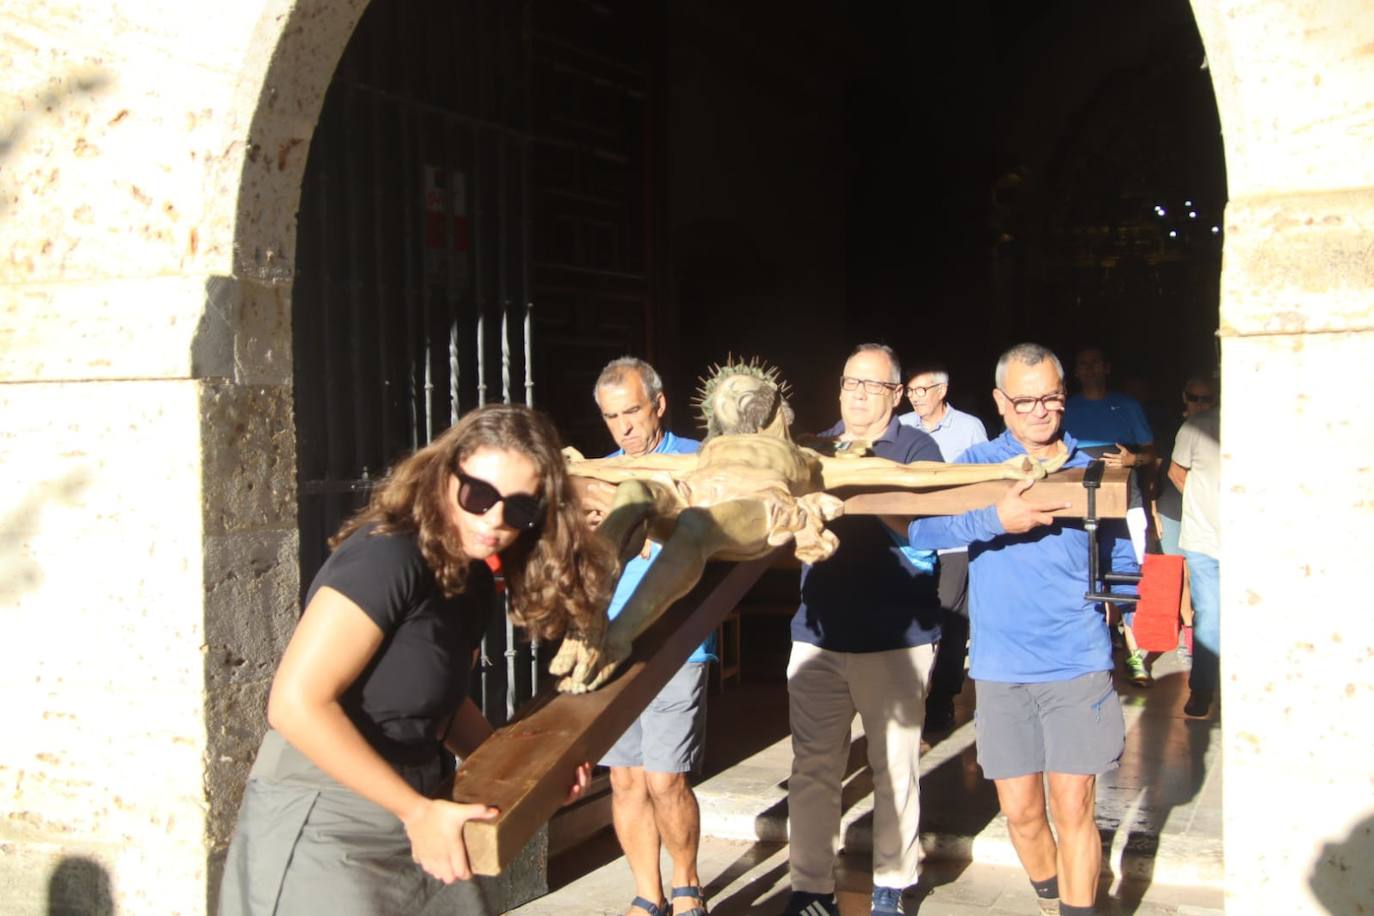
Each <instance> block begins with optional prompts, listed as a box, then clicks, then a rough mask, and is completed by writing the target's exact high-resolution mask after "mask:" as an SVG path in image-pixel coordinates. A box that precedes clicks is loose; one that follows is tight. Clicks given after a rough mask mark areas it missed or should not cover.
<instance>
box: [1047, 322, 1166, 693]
mask: <svg viewBox="0 0 1374 916" xmlns="http://www.w3.org/2000/svg"><path fill="white" fill-rule="evenodd" d="M1111 372H1112V364H1111V363H1110V362H1108V361H1107V353H1106V351H1105V350H1103V349H1102V348H1101V347H1098V346H1090V347H1083V348H1081V349H1080V350H1079V351H1078V353H1077V355H1075V357H1074V375H1075V376H1076V377H1077V378H1078V384H1079V387H1080V391H1079V393H1078V394H1076V395H1074V396H1073V397H1071V398H1069V399H1068V401H1067V402H1065V404H1064V432H1066V433H1068V434H1069V435H1071V436H1073V437H1074V439H1076V440H1077V441H1078V447H1079V448H1081V449H1083V450H1084V451H1086V452H1087V453H1088V454H1090V455H1095V456H1097V457H1100V458H1101V459H1102V460H1103V461H1104V462H1106V464H1107V467H1112V468H1134V467H1140V468H1144V467H1147V466H1149V465H1150V464H1151V462H1153V461H1154V459H1155V446H1154V438H1155V437H1154V433H1153V432H1151V431H1150V424H1149V421H1148V420H1146V419H1145V410H1144V408H1142V407H1141V406H1140V402H1139V401H1137V400H1136V399H1135V398H1133V397H1131V396H1130V395H1128V394H1122V393H1121V392H1119V391H1109V390H1107V376H1109V375H1111ZM1136 485H1137V486H1139V484H1138V483H1137V484H1136ZM1143 496H1144V494H1141V497H1142V498H1141V500H1140V501H1141V502H1142V503H1143V502H1144V498H1143ZM1134 617H1135V614H1134V613H1133V612H1131V611H1127V612H1126V613H1125V614H1124V615H1123V618H1122V621H1121V635H1122V637H1123V638H1124V639H1125V641H1126V658H1125V662H1126V674H1127V676H1128V677H1129V678H1130V679H1131V683H1132V684H1135V685H1136V686H1137V687H1149V686H1150V685H1151V684H1152V683H1153V679H1152V678H1151V676H1150V670H1149V667H1148V665H1147V661H1148V659H1147V658H1146V653H1145V652H1144V651H1142V650H1141V649H1140V648H1139V647H1137V646H1136V643H1135V633H1134V632H1133V631H1132V630H1131V625H1132V624H1133V623H1134V620H1133V618H1134Z"/></svg>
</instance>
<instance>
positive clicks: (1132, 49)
mask: <svg viewBox="0 0 1374 916" xmlns="http://www.w3.org/2000/svg"><path fill="white" fill-rule="evenodd" d="M1206 66H1207V64H1206V58H1205V54H1204V51H1203V47H1202V42H1201V39H1200V37H1199V35H1198V31H1197V28H1196V25H1195V23H1194V21H1193V18H1192V12H1191V10H1190V8H1189V6H1188V3H1187V2H1186V0H1158V2H1154V3H1150V4H1132V3H1125V2H1108V3H1101V2H1089V0H1062V2H1052V3H1044V4H1019V3H1010V2H1004V0H970V2H965V3H959V4H945V5H938V4H937V5H930V4H909V3H843V2H837V0H801V2H794V3H789V4H771V3H769V4H732V3H724V2H718V0H717V2H691V3H688V2H678V0H656V2H639V0H529V2H525V3H521V4H515V3H507V2H504V0H460V2H449V0H442V2H441V0H375V2H373V3H371V4H370V5H369V7H368V9H367V11H366V13H365V15H364V16H363V18H362V20H361V22H360V24H359V26H358V28H357V30H356V32H355V33H354V36H353V38H352V40H351V42H350V44H349V46H348V48H347V50H346V51H345V53H344V55H343V57H342V59H341V61H340V63H339V66H338V70H337V72H336V74H335V77H334V81H333V83H332V84H331V88H330V90H329V92H328V95H327V96H326V99H325V103H324V109H323V111H322V113H321V117H320V120H319V125H318V128H317V130H316V134H315V137H314V139H313V141H312V144H311V150H310V159H309V164H308V166H307V172H306V178H305V185H304V190H303V194H302V200H301V208H300V214H299V231H298V241H297V244H298V265H299V271H298V276H297V279H296V285H295V296H294V303H295V304H294V313H293V337H294V340H295V372H296V381H295V392H296V396H295V397H296V401H295V409H296V422H297V432H298V447H299V456H298V461H299V485H300V488H299V493H300V496H299V499H300V508H301V516H300V518H301V542H302V569H301V576H302V579H301V581H302V582H303V583H305V582H309V581H310V578H311V575H312V574H313V572H314V570H315V569H316V568H317V567H318V564H319V562H321V561H322V559H323V555H324V554H323V550H324V547H323V545H324V541H325V538H326V537H327V535H328V534H329V533H330V532H332V531H333V530H334V529H335V528H336V527H337V525H338V522H339V520H340V519H341V518H342V517H343V516H344V515H346V514H347V513H348V512H350V511H352V509H353V508H355V507H356V506H357V505H359V501H360V499H362V498H364V496H365V493H366V491H367V488H368V486H369V483H370V481H372V480H375V479H376V477H377V476H378V475H380V474H381V473H382V472H384V470H385V468H386V467H387V466H388V464H389V463H390V462H391V461H393V460H394V459H395V458H396V457H397V456H399V455H400V454H402V453H404V452H406V451H408V450H409V449H411V448H413V447H414V446H416V445H418V444H422V443H423V442H425V441H427V440H428V439H429V438H430V437H432V436H433V435H434V434H436V433H437V432H438V431H439V430H442V429H443V428H444V427H445V426H447V425H448V424H449V423H450V422H451V421H452V419H453V418H454V417H456V416H457V415H458V414H459V413H461V412H462V411H463V410H466V409H469V408H471V407H472V406H475V405H476V404H477V403H479V402H483V401H491V400H499V399H502V398H509V399H511V400H515V401H523V400H525V399H526V398H527V397H528V398H529V399H531V400H532V402H533V403H534V404H535V405H537V406H539V407H541V408H542V409H544V410H547V411H548V412H550V413H551V414H552V415H553V417H554V419H555V421H556V422H557V424H558V426H559V428H560V430H561V431H562V432H563V434H564V436H565V438H566V439H567V440H568V441H569V442H570V443H571V444H573V445H575V446H577V447H578V448H579V449H581V450H582V451H583V452H585V453H586V454H588V455H590V456H596V455H601V454H604V453H606V452H607V451H609V450H610V448H611V447H612V444H611V442H610V440H609V438H608V437H607V436H606V432H605V429H604V428H603V427H602V425H601V422H600V418H599V415H598V412H597V410H596V406H595V404H594V402H593V400H592V385H593V381H594V380H595V378H596V375H597V373H598V371H599V369H600V367H601V366H602V365H603V364H604V363H605V362H606V361H607V360H609V359H611V358H613V357H616V356H619V355H622V354H627V353H628V354H634V355H638V356H642V357H645V358H647V359H648V360H649V361H650V362H652V363H654V364H655V365H656V366H657V367H658V368H659V370H660V371H661V373H662V374H663V376H664V379H665V383H666V390H667V394H668V399H669V410H670V414H671V417H670V423H671V425H672V427H673V428H675V429H676V430H677V431H678V432H680V433H682V434H685V435H694V434H696V435H699V432H698V431H696V430H695V428H694V427H695V421H694V418H693V416H692V410H691V403H690V402H691V397H692V393H693V390H694V388H695V385H696V380H697V378H698V377H699V376H700V375H702V374H703V373H704V372H705V371H706V370H707V368H708V367H709V366H710V365H711V364H713V363H716V362H719V361H722V360H724V359H725V358H726V357H727V356H729V355H731V354H737V355H745V356H758V357H761V358H763V359H766V360H767V361H769V362H771V363H773V364H775V365H777V366H778V367H779V368H780V369H781V372H782V374H783V376H784V377H785V378H786V379H787V380H788V381H789V382H790V383H791V385H792V387H793V395H792V402H793V406H794V408H795V412H796V416H797V422H796V425H795V427H794V428H795V429H796V430H798V431H815V430H819V429H821V428H823V427H825V426H828V425H830V424H831V423H833V422H834V420H835V418H836V416H837V403H836V398H837V395H838V388H837V382H838V377H839V374H840V369H841V366H842V365H843V362H844V360H845V358H846V356H847V355H848V353H849V351H850V350H851V349H852V348H853V347H854V346H855V345H856V344H859V343H861V342H865V341H880V342H884V343H887V344H889V345H891V346H892V347H893V348H895V350H896V351H897V353H898V354H899V355H900V356H901V358H902V359H903V360H907V361H911V360H915V359H937V360H940V361H942V362H943V363H945V364H946V365H947V366H948V368H949V371H950V375H951V387H950V392H951V393H950V400H951V403H953V404H955V405H956V406H959V407H960V408H962V409H964V410H968V411H971V412H974V413H976V414H979V415H981V416H982V417H983V419H984V420H985V422H986V423H987V425H988V429H989V432H990V433H991V434H993V435H995V434H996V432H998V431H1000V429H1001V424H1000V422H998V421H997V417H996V413H995V410H994V408H993V403H992V399H991V388H992V369H993V364H994V362H995V360H996V357H997V354H998V353H999V352H1001V350H1003V349H1004V348H1005V347H1006V346H1007V345H1009V344H1012V343H1015V342H1017V341H1021V340H1035V341H1037V342H1040V343H1044V344H1047V345H1049V346H1051V347H1052V348H1054V349H1055V350H1056V351H1057V352H1058V353H1059V354H1060V355H1061V358H1063V359H1064V360H1065V362H1066V364H1068V365H1070V375H1071V374H1072V369H1071V357H1072V354H1073V351H1074V350H1075V349H1076V348H1078V347H1080V346H1083V345H1087V344H1095V345H1098V346H1101V347H1104V348H1105V349H1106V351H1107V352H1108V354H1109V355H1110V358H1111V362H1112V365H1113V377H1112V382H1113V384H1114V386H1116V387H1123V388H1127V389H1128V390H1130V391H1132V392H1133V393H1136V394H1137V396H1140V397H1142V399H1143V400H1146V401H1147V404H1150V405H1151V406H1153V407H1155V408H1156V409H1157V411H1158V413H1157V414H1156V415H1158V416H1162V417H1163V418H1165V421H1166V422H1172V421H1173V420H1175V419H1176V413H1177V402H1178V391H1179V389H1180V387H1181V385H1182V383H1183V381H1184V379H1185V378H1186V376H1187V375H1188V374H1189V373H1190V372H1194V371H1202V372H1210V371H1211V370H1212V369H1213V368H1214V367H1215V365H1216V349H1215V332H1216V329H1217V299H1218V281H1219V275H1220V267H1221V236H1222V231H1223V225H1222V213H1223V208H1224V205H1225V203H1226V185H1225V170H1224V164H1223V159H1222V145H1221V134H1220V125H1219V123H1218V119H1217V110H1216V103H1215V100H1214V97H1213V93H1212V86H1211V81H1210V76H1209V73H1208V71H1207V69H1206ZM526 329H528V334H526ZM479 341H480V344H479Z"/></svg>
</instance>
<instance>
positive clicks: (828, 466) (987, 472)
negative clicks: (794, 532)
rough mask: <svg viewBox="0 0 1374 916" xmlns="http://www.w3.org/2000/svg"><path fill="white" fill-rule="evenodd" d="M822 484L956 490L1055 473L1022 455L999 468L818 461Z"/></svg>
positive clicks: (1055, 465)
mask: <svg viewBox="0 0 1374 916" xmlns="http://www.w3.org/2000/svg"><path fill="white" fill-rule="evenodd" d="M818 460H819V462H820V469H821V481H822V483H823V485H824V487H825V489H827V490H834V489H837V488H839V487H892V488H894V489H901V488H904V487H911V488H917V489H922V488H929V487H957V486H962V485H963V484H970V483H982V482H983V481H985V480H1038V479H1040V478H1041V477H1044V476H1045V475H1046V474H1047V473H1048V472H1050V471H1053V470H1057V469H1058V467H1059V465H1060V464H1062V463H1063V461H1062V459H1061V460H1059V461H1058V462H1057V463H1053V466H1045V465H1041V464H1040V463H1039V462H1037V461H1034V460H1032V459H1030V458H1028V457H1026V456H1025V455H1019V456H1017V457H1015V458H1011V459H1008V460H1007V461H1003V462H1000V463H998V464H945V463H944V462H941V461H913V462H912V463H911V464H898V463H897V462H895V461H889V460H887V459H886V458H848V459H842V458H826V457H824V456H822V457H820V458H819V459H818Z"/></svg>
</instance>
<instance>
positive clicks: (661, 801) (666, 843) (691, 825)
mask: <svg viewBox="0 0 1374 916" xmlns="http://www.w3.org/2000/svg"><path fill="white" fill-rule="evenodd" d="M645 777H646V779H647V782H648V784H649V797H650V798H651V799H652V800H653V806H654V818H655V819H656V820H657V822H658V836H659V838H660V840H661V841H662V843H663V848H664V849H667V850H668V855H669V856H670V857H671V858H672V860H673V880H672V886H673V887H696V886H698V885H699V884H700V882H701V878H700V876H699V875H698V874H697V849H698V847H699V845H700V842H701V810H700V808H698V807H697V797H696V795H695V793H693V792H692V787H691V786H690V785H689V784H688V782H687V774H686V773H646V774H645ZM669 902H670V903H672V904H673V912H675V913H676V912H683V913H685V912H687V911H688V910H690V909H692V908H693V907H697V906H702V905H703V904H704V903H705V901H704V900H699V899H696V898H693V897H679V898H678V899H677V900H672V901H669Z"/></svg>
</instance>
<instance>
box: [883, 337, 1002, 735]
mask: <svg viewBox="0 0 1374 916" xmlns="http://www.w3.org/2000/svg"><path fill="white" fill-rule="evenodd" d="M906 396H907V400H909V401H910V402H911V406H912V408H913V409H912V412H911V413H907V414H902V415H901V416H900V417H898V418H897V419H898V421H899V422H901V423H904V424H906V425H907V426H912V427H914V428H916V429H919V430H920V431H921V432H923V433H927V434H928V435H929V436H930V437H931V438H932V439H934V440H935V444H936V445H938V446H940V457H941V459H942V460H944V461H953V460H954V459H955V458H958V457H959V456H960V455H962V454H963V453H964V450H965V449H967V448H968V447H969V446H972V445H977V444H979V443H980V442H986V441H988V431H987V429H986V428H985V427H984V426H983V421H982V420H980V419H978V418H977V417H975V416H974V415H973V414H971V413H964V412H963V411H962V410H958V409H956V408H955V407H954V405H953V404H951V403H949V372H948V371H947V370H946V369H945V367H944V366H942V365H940V364H939V363H934V362H926V363H918V364H917V365H916V367H915V368H914V369H912V370H909V371H908V372H907V377H906ZM937 575H938V576H939V590H940V631H941V634H942V635H941V636H940V651H939V652H937V653H936V654H935V670H934V671H932V672H931V674H930V693H929V695H928V696H927V697H926V725H925V730H926V733H927V734H929V733H932V732H941V731H945V730H947V729H950V728H952V727H953V726H954V698H955V697H957V696H958V695H959V694H960V692H962V691H963V689H964V661H965V659H966V658H967V657H968V551H967V550H966V549H965V548H963V547H953V548H950V549H949V550H942V551H940V568H939V571H938V573H937Z"/></svg>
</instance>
